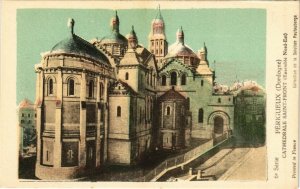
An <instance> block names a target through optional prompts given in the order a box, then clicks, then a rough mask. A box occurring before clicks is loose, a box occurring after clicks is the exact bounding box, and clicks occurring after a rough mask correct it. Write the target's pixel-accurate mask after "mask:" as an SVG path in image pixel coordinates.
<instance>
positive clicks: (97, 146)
mask: <svg viewBox="0 0 300 189" xmlns="http://www.w3.org/2000/svg"><path fill="white" fill-rule="evenodd" d="M96 89H97V93H96V97H97V98H96V102H97V103H96V111H97V121H96V124H97V125H96V167H99V166H100V164H101V162H100V161H101V155H103V154H100V153H101V150H100V148H101V138H100V137H101V136H100V134H101V132H100V124H101V123H100V122H101V121H100V119H101V106H102V105H101V104H100V103H101V102H100V76H97V87H96Z"/></svg>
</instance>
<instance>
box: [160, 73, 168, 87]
mask: <svg viewBox="0 0 300 189" xmlns="http://www.w3.org/2000/svg"><path fill="white" fill-rule="evenodd" d="M166 84H167V76H165V75H163V76H162V77H161V85H162V86H166Z"/></svg>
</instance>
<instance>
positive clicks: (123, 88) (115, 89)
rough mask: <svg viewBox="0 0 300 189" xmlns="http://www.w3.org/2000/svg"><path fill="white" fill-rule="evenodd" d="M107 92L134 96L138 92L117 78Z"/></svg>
mask: <svg viewBox="0 0 300 189" xmlns="http://www.w3.org/2000/svg"><path fill="white" fill-rule="evenodd" d="M109 94H112V95H129V96H135V95H137V94H138V93H137V92H136V91H134V90H133V89H132V88H131V87H130V86H129V85H128V84H127V83H125V82H123V81H121V80H118V81H116V82H115V83H114V84H113V85H112V86H111V87H110V90H109Z"/></svg>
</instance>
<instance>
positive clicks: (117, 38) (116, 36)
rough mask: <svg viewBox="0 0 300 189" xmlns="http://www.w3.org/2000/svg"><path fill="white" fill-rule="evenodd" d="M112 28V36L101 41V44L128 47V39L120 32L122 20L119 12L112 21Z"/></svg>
mask: <svg viewBox="0 0 300 189" xmlns="http://www.w3.org/2000/svg"><path fill="white" fill-rule="evenodd" d="M110 27H111V34H110V35H108V36H105V37H103V38H102V39H101V40H100V44H108V43H117V44H121V45H127V39H126V37H124V36H123V35H122V34H120V30H119V27H120V20H119V16H118V12H117V11H116V14H115V16H113V17H112V19H111V21H110Z"/></svg>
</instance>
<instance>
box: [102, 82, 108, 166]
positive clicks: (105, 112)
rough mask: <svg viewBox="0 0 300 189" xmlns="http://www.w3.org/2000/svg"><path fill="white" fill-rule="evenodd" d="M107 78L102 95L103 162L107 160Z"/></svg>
mask: <svg viewBox="0 0 300 189" xmlns="http://www.w3.org/2000/svg"><path fill="white" fill-rule="evenodd" d="M107 80H108V79H107V78H105V80H104V94H103V98H104V104H103V105H104V107H103V113H104V123H103V124H104V149H103V152H104V154H103V161H104V162H105V161H106V159H107V153H108V151H107V149H108V147H107V146H108V141H107V139H108V124H109V123H108V95H107V88H108V82H107Z"/></svg>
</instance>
